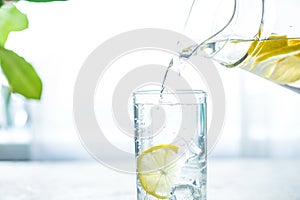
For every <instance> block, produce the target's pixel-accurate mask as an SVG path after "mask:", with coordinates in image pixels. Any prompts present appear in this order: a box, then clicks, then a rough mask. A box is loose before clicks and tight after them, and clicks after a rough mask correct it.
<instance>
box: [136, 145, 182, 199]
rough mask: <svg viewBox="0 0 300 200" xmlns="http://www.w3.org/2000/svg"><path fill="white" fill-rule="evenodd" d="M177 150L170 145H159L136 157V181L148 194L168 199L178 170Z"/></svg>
mask: <svg viewBox="0 0 300 200" xmlns="http://www.w3.org/2000/svg"><path fill="white" fill-rule="evenodd" d="M178 149H179V148H178V147H177V146H175V145H172V144H161V145H157V146H152V147H150V148H149V149H146V150H145V151H143V152H142V153H141V154H140V155H139V156H138V157H137V172H138V179H139V182H140V184H141V186H142V187H143V189H144V190H145V191H146V192H147V193H148V194H150V195H152V196H154V197H156V198H158V199H168V198H170V196H171V190H172V187H173V186H174V184H175V181H176V178H177V175H178V170H179V165H178V162H176V160H177V159H178V156H179V155H178Z"/></svg>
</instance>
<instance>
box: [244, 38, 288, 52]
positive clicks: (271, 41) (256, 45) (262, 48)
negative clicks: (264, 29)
mask: <svg viewBox="0 0 300 200" xmlns="http://www.w3.org/2000/svg"><path fill="white" fill-rule="evenodd" d="M286 46H288V42H287V36H286V35H271V36H270V37H269V38H268V39H267V40H262V41H258V40H255V41H254V42H253V43H252V44H251V46H250V48H249V50H248V55H250V56H251V57H254V56H257V55H262V54H264V53H268V52H270V51H273V50H276V49H279V48H282V47H286Z"/></svg>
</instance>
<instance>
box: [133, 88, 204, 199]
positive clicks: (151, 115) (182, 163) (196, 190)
mask: <svg viewBox="0 0 300 200" xmlns="http://www.w3.org/2000/svg"><path fill="white" fill-rule="evenodd" d="M133 101H134V126H135V153H136V171H137V199H138V200H142V199H143V200H157V199H171V200H175V199H176V200H182V199H185V200H206V180H207V165H206V164H207V149H206V148H207V147H206V143H207V136H206V134H207V127H206V126H207V125H206V93H205V92H203V91H200V90H184V91H183V90H181V91H175V92H164V93H163V96H162V97H161V96H160V91H150V90H147V91H138V92H135V93H134V95H133Z"/></svg>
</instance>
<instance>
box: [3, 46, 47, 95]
mask: <svg viewBox="0 0 300 200" xmlns="http://www.w3.org/2000/svg"><path fill="white" fill-rule="evenodd" d="M0 60H1V67H2V71H3V73H4V75H5V76H6V78H7V80H8V83H9V85H10V87H11V90H12V92H14V93H19V94H21V95H23V96H25V97H26V98H29V99H40V98H41V94H42V87H43V85H42V81H41V79H40V77H39V76H38V74H37V73H36V71H35V70H34V68H33V67H32V65H31V64H29V63H28V62H27V61H26V60H25V59H24V58H22V57H20V56H19V55H18V54H16V53H15V52H13V51H11V50H7V49H5V48H3V47H0Z"/></svg>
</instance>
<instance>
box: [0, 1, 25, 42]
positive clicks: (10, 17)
mask: <svg viewBox="0 0 300 200" xmlns="http://www.w3.org/2000/svg"><path fill="white" fill-rule="evenodd" d="M0 19H1V20H0V46H1V47H4V44H5V42H6V40H7V37H8V35H9V33H10V32H12V31H22V30H24V29H26V28H27V27H28V19H27V16H26V15H25V14H23V13H22V12H20V11H19V10H18V9H17V8H16V6H14V5H13V4H5V5H3V6H1V7H0Z"/></svg>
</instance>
